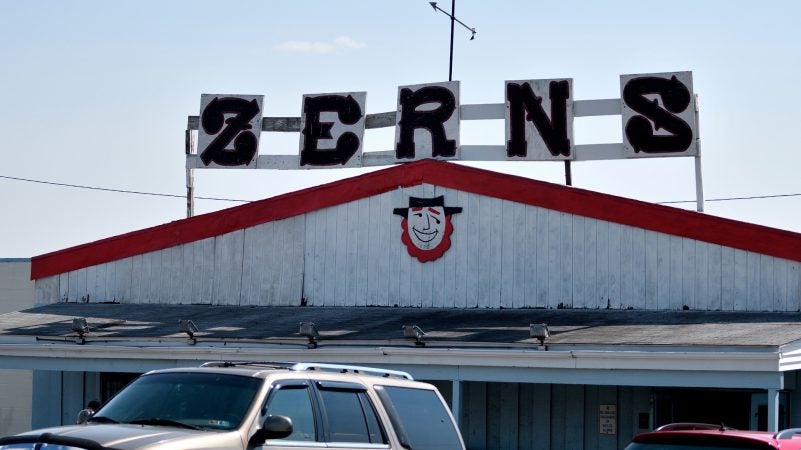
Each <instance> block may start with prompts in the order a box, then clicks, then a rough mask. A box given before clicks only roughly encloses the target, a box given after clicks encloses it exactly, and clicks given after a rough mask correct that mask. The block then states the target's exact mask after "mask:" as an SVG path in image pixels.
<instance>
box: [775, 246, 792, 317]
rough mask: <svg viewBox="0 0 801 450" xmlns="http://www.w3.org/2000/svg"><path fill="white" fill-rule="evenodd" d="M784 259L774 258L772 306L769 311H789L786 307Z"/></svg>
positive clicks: (786, 263) (785, 261) (785, 267)
mask: <svg viewBox="0 0 801 450" xmlns="http://www.w3.org/2000/svg"><path fill="white" fill-rule="evenodd" d="M788 267H789V264H788V261H787V260H786V259H779V258H776V259H774V263H773V269H774V271H775V272H774V275H773V292H774V294H773V308H772V309H771V311H777V312H778V311H781V312H789V310H788V309H787V268H788Z"/></svg>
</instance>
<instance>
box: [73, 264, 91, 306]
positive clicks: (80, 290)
mask: <svg viewBox="0 0 801 450" xmlns="http://www.w3.org/2000/svg"><path fill="white" fill-rule="evenodd" d="M88 278H89V269H88V268H83V269H78V270H76V271H75V280H76V281H77V285H76V286H77V292H76V294H77V295H76V296H75V298H77V299H78V301H79V302H81V303H83V302H85V301H86V294H87V291H88V288H87V287H86V286H87V280H88Z"/></svg>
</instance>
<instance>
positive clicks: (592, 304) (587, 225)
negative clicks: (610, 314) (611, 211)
mask: <svg viewBox="0 0 801 450" xmlns="http://www.w3.org/2000/svg"><path fill="white" fill-rule="evenodd" d="M597 228H598V221H597V220H595V219H586V220H585V222H584V283H585V284H584V286H585V287H584V298H583V299H582V300H581V303H580V304H579V307H580V308H590V309H594V308H598V305H599V304H600V303H599V299H600V296H601V293H600V291H599V289H598V237H597V233H598V230H597Z"/></svg>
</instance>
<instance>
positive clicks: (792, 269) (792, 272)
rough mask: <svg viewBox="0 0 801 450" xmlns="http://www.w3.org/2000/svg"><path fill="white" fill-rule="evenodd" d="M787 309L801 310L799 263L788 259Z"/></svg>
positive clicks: (800, 272)
mask: <svg viewBox="0 0 801 450" xmlns="http://www.w3.org/2000/svg"><path fill="white" fill-rule="evenodd" d="M788 263H789V265H788V267H787V311H799V310H801V263H798V262H797V261H788Z"/></svg>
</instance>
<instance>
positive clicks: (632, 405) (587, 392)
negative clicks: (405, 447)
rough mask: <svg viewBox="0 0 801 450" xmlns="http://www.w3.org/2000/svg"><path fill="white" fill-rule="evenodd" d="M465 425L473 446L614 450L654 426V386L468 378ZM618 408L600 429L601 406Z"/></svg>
mask: <svg viewBox="0 0 801 450" xmlns="http://www.w3.org/2000/svg"><path fill="white" fill-rule="evenodd" d="M463 396H464V406H463V410H462V416H461V421H460V422H461V423H460V426H461V429H462V431H463V437H464V440H465V445H466V447H467V448H468V449H470V450H488V449H492V450H508V449H528V450H546V449H548V450H549V449H568V448H569V449H594V450H615V449H619V448H623V447H625V446H626V445H627V444H628V443H629V442H630V440H631V438H632V437H633V436H634V435H635V434H637V433H641V432H644V431H647V430H648V429H650V424H647V425H646V427H645V428H640V425H641V424H640V421H639V418H640V414H646V415H647V417H650V414H651V398H650V388H645V387H621V386H592V385H551V384H528V383H484V382H467V383H464V386H463ZM602 405H604V408H609V407H610V406H611V407H613V408H614V409H615V411H616V414H614V417H615V419H614V421H613V422H611V423H610V427H609V428H606V429H604V433H602V432H601V426H600V421H601V407H602Z"/></svg>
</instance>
